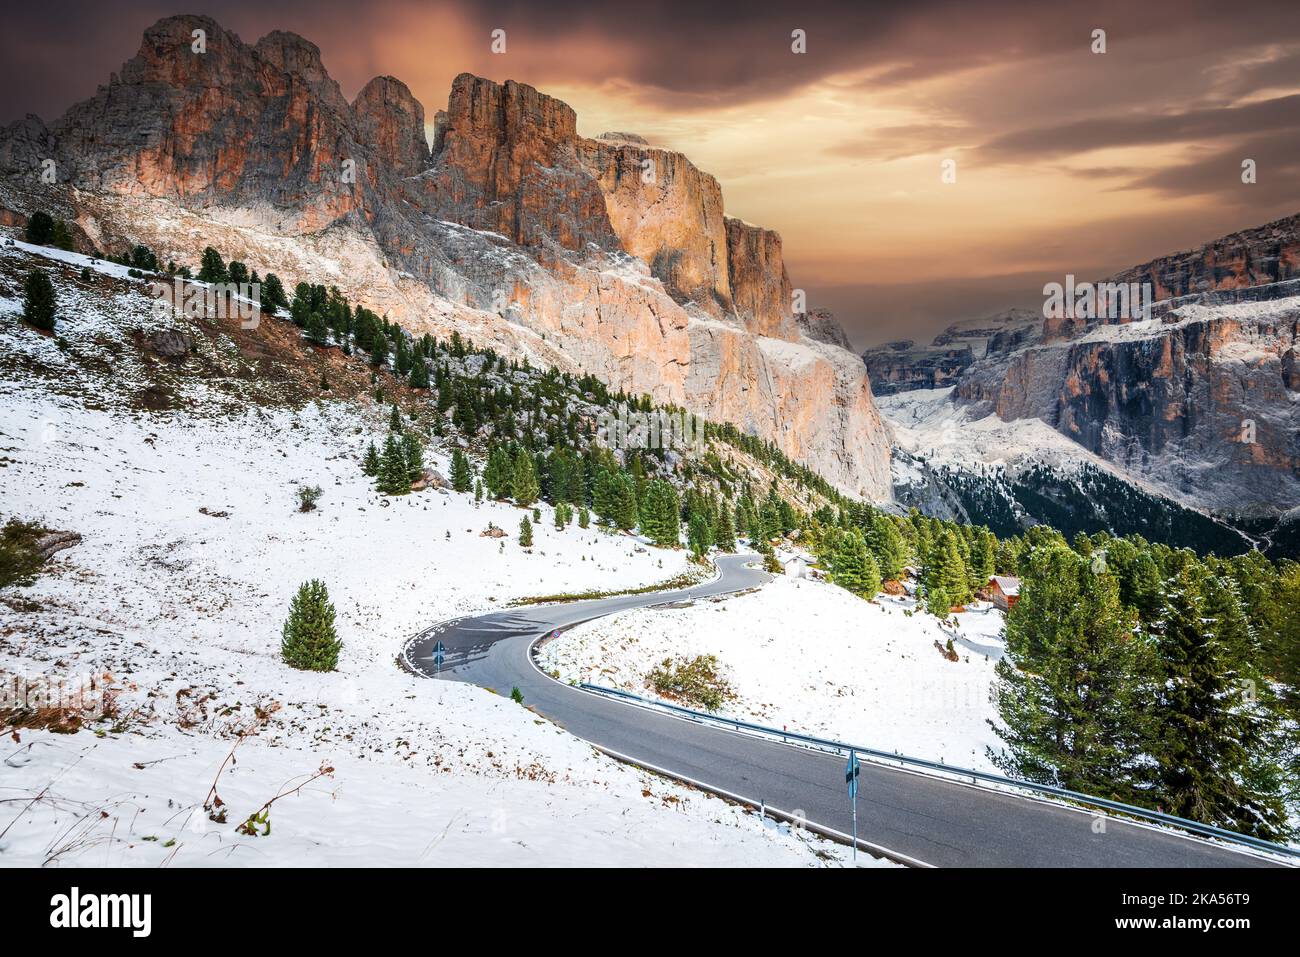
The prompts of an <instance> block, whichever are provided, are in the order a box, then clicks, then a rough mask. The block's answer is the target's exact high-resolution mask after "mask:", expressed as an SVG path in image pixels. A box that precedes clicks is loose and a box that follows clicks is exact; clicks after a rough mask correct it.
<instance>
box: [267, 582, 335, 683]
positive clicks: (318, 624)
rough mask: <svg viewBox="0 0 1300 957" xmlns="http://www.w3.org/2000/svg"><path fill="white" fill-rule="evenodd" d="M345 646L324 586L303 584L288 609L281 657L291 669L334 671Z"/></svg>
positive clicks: (319, 583) (322, 584) (281, 644)
mask: <svg viewBox="0 0 1300 957" xmlns="http://www.w3.org/2000/svg"><path fill="white" fill-rule="evenodd" d="M342 647H343V642H342V641H341V640H339V636H338V633H337V632H336V631H335V629H334V606H333V605H332V604H331V603H330V596H329V592H328V591H327V590H326V588H325V584H324V583H323V582H321V581H319V580H318V579H315V578H313V579H312V580H311V581H309V582H304V583H303V584H302V586H301V587H300V588H299V589H298V593H297V594H296V595H295V596H294V598H293V602H292V603H291V604H290V606H289V617H288V619H287V620H286V621H285V623H284V632H283V635H282V637H281V639H280V657H281V658H283V659H284V663H285V664H287V665H289V666H290V667H291V668H299V669H302V670H304V671H333V670H334V669H335V668H336V667H337V666H338V661H339V649H340V648H342Z"/></svg>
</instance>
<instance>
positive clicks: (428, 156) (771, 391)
mask: <svg viewBox="0 0 1300 957" xmlns="http://www.w3.org/2000/svg"><path fill="white" fill-rule="evenodd" d="M196 30H202V31H204V37H205V43H206V46H205V48H204V52H202V53H195V52H192V50H191V44H192V43H193V42H194V36H193V34H194V31H196ZM424 118H425V112H424V107H423V105H422V104H420V103H419V101H418V100H416V98H415V97H414V96H413V95H412V94H411V93H410V90H409V89H408V88H407V87H406V86H405V85H404V84H402V83H401V81H400V80H397V79H394V78H392V77H386V76H381V77H376V78H375V79H373V80H371V81H370V82H369V83H368V84H366V85H365V86H364V87H363V88H362V90H361V91H360V92H359V93H358V95H357V96H356V97H355V98H354V100H353V101H352V102H351V103H348V102H347V100H346V99H345V98H344V96H343V94H342V92H341V90H340V89H339V87H338V84H337V83H336V82H335V81H334V80H333V79H331V78H330V76H329V74H328V72H327V71H326V70H325V67H324V64H323V62H322V60H321V55H320V50H319V48H317V47H316V46H315V45H314V44H312V43H310V42H309V41H307V40H305V39H303V38H301V37H298V36H297V35H295V34H290V33H286V32H283V31H276V32H273V33H270V34H267V36H265V37H262V38H261V39H260V40H258V41H257V42H256V43H255V44H252V45H247V44H245V43H243V41H241V40H240V39H239V37H238V36H236V35H235V34H233V33H231V32H229V31H226V30H224V29H222V28H221V27H220V26H219V25H218V24H217V23H216V21H214V20H212V19H210V18H207V17H199V16H180V17H169V18H165V19H163V20H160V21H158V23H156V24H154V25H153V26H151V27H150V28H149V29H147V30H146V31H145V35H144V40H143V42H142V44H141V47H140V51H139V52H138V53H137V54H136V56H135V57H134V58H132V59H131V60H129V61H127V63H126V64H125V65H124V66H123V68H122V69H121V70H120V71H119V72H118V73H116V74H114V75H113V76H112V77H111V78H110V80H109V83H108V84H107V85H106V86H101V87H100V88H99V90H98V91H97V92H96V93H95V95H94V96H92V97H91V98H90V99H88V100H85V101H83V102H82V103H79V104H76V105H74V106H73V107H71V108H70V109H69V110H68V111H67V113H65V114H64V116H63V117H62V118H60V119H59V120H56V121H54V122H53V123H51V124H50V125H48V126H47V125H46V124H44V123H43V122H41V121H40V120H39V119H37V118H34V117H31V118H28V119H26V120H22V121H18V122H17V123H14V124H10V126H9V127H6V128H5V129H4V130H3V132H0V208H3V209H4V210H5V213H4V217H5V219H6V221H7V222H9V223H10V224H14V223H20V222H21V220H22V218H23V217H24V216H26V215H29V214H30V213H32V212H34V211H36V210H38V209H47V210H48V211H50V212H52V213H55V214H56V215H62V216H64V217H65V218H66V219H68V220H69V222H70V223H72V224H74V227H75V228H74V234H75V235H76V236H77V238H78V241H79V244H80V245H81V247H82V248H85V249H90V248H95V249H113V248H117V247H121V246H127V247H129V246H130V245H133V244H135V243H137V242H140V243H144V244H146V245H148V246H150V247H151V248H152V249H154V250H156V251H157V252H158V253H159V255H160V256H161V257H163V258H164V259H171V258H174V259H176V260H177V261H196V260H197V258H198V254H199V252H200V251H201V249H202V248H203V247H204V246H207V245H212V246H214V247H217V248H220V249H222V250H223V251H225V252H226V253H227V254H229V255H237V256H238V257H240V258H242V259H244V260H246V261H248V262H249V264H250V265H251V266H253V267H255V268H259V269H261V270H263V271H275V272H277V273H278V274H280V275H289V276H295V277H301V278H304V279H308V280H310V281H315V282H323V283H326V284H330V285H337V286H339V288H340V289H342V290H343V291H344V292H345V293H348V294H349V295H350V296H351V297H353V298H356V299H358V300H361V301H363V302H365V303H366V304H367V305H368V306H369V307H370V308H372V309H375V310H376V311H378V312H381V313H389V314H391V315H392V316H394V318H397V319H400V320H401V321H403V323H404V325H406V326H408V327H409V328H412V329H413V330H416V331H428V332H432V333H435V334H439V335H443V336H446V335H448V334H449V333H450V332H451V331H453V330H459V331H461V332H462V333H463V334H465V335H468V336H470V337H471V338H473V339H474V340H475V341H479V342H483V343H484V344H487V345H492V346H493V347H495V348H498V349H499V350H500V351H502V352H503V353H504V354H507V355H513V356H529V357H531V358H533V359H535V360H537V361H540V362H544V363H548V364H554V365H558V366H560V367H561V368H569V369H572V370H574V371H580V372H584V373H592V374H595V375H597V376H598V377H600V378H601V379H603V380H605V381H606V382H607V383H608V384H609V385H610V386H611V387H613V388H617V389H621V390H625V391H629V392H636V393H641V392H644V393H647V394H650V395H651V396H653V397H654V399H656V400H657V401H661V402H671V403H674V404H679V405H681V406H683V407H685V408H688V409H691V410H692V411H695V412H698V413H699V414H701V415H704V416H706V417H707V418H710V419H712V420H715V421H728V422H732V423H734V424H735V425H736V426H737V427H739V428H740V429H742V430H743V431H746V432H749V433H751V434H755V435H759V436H761V437H763V438H767V439H771V440H772V441H774V442H776V443H777V444H778V445H779V446H780V447H781V448H782V450H783V451H784V452H785V453H786V454H788V455H790V456H791V457H792V458H795V459H798V460H801V461H804V462H806V463H808V464H809V465H810V466H812V467H814V468H816V469H817V470H819V471H820V472H822V473H823V474H825V475H827V477H828V478H829V479H831V480H832V481H833V482H835V483H836V485H837V486H839V487H840V488H841V489H842V490H844V491H846V492H849V493H851V494H854V495H858V496H863V497H868V498H888V497H889V494H890V483H889V440H888V431H887V429H886V427H885V426H884V424H883V423H882V422H881V420H880V418H879V415H878V413H877V411H876V409H875V405H874V402H873V401H872V397H871V392H870V386H869V380H868V377H867V374H866V372H865V370H864V369H863V367H862V364H861V362H860V360H858V359H857V357H856V356H855V355H854V354H852V353H851V352H848V351H846V350H844V349H843V348H842V347H841V345H840V344H839V342H838V341H837V339H838V337H837V336H835V335H834V333H833V332H830V333H827V332H826V329H827V322H826V320H825V319H824V318H820V317H819V318H818V319H817V320H816V321H815V322H808V321H805V322H804V323H802V324H801V323H800V321H799V317H798V316H796V315H795V314H794V313H793V311H792V308H791V306H792V303H791V295H790V292H791V284H790V281H789V277H788V275H787V273H786V270H785V266H784V261H783V258H782V253H781V244H780V237H779V236H777V234H775V233H774V232H772V231H770V230H763V229H761V228H760V227H751V226H749V225H748V224H744V223H743V222H741V221H740V220H735V219H732V218H730V217H727V216H726V215H725V212H724V209H723V206H722V198H721V189H720V187H719V186H718V184H717V181H716V179H714V178H713V177H711V176H709V175H708V174H706V173H703V172H701V171H699V170H698V169H697V168H696V167H695V166H694V165H693V164H692V163H690V161H689V160H688V159H687V158H686V157H685V156H684V155H682V154H680V153H674V152H672V151H668V150H661V149H658V148H655V147H650V146H646V145H643V144H640V143H638V142H636V141H635V140H633V139H630V138H626V135H625V134H624V135H623V136H624V138H621V139H618V140H611V139H595V140H589V139H585V138H582V137H579V136H578V135H577V132H576V114H575V113H574V111H573V109H572V108H571V107H569V106H568V105H567V104H564V103H562V102H561V101H559V100H556V99H554V98H552V97H549V96H547V95H546V94H544V93H541V92H540V91H538V90H536V89H534V88H532V87H530V86H527V85H526V84H521V83H517V82H515V81H506V82H505V83H496V82H494V81H491V80H486V79H483V78H480V77H474V76H473V75H471V74H461V75H460V76H458V77H457V78H456V80H455V81H454V83H453V86H452V90H451V93H450V96H449V98H448V104H447V108H446V109H445V110H440V111H438V112H437V113H435V115H434V122H433V127H434V136H433V141H432V143H431V144H428V145H426V144H425V140H424ZM49 159H52V160H53V161H54V167H55V170H56V174H57V182H55V183H53V184H48V183H43V182H41V181H40V173H41V172H42V170H43V165H42V164H43V161H45V160H49ZM646 163H648V164H649V167H648V168H649V169H650V170H652V171H653V175H652V176H651V178H650V180H649V181H648V182H647V181H646V179H645V178H644V175H643V174H644V173H645V171H646V169H647V167H646V165H645V164H646ZM804 329H809V330H812V331H817V332H819V333H820V334H818V335H815V336H808V335H805V334H804V332H803V330H804Z"/></svg>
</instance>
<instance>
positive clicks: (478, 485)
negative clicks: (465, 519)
mask: <svg viewBox="0 0 1300 957" xmlns="http://www.w3.org/2000/svg"><path fill="white" fill-rule="evenodd" d="M474 501H475V502H481V501H483V480H482V479H475V480H474Z"/></svg>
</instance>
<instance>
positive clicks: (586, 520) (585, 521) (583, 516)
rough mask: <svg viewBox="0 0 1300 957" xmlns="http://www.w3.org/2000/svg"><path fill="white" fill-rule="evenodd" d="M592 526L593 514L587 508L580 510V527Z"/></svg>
mask: <svg viewBox="0 0 1300 957" xmlns="http://www.w3.org/2000/svg"><path fill="white" fill-rule="evenodd" d="M590 525H591V513H590V512H588V511H587V509H586V506H583V507H582V508H579V509H578V527H579V528H588V527H589V526H590Z"/></svg>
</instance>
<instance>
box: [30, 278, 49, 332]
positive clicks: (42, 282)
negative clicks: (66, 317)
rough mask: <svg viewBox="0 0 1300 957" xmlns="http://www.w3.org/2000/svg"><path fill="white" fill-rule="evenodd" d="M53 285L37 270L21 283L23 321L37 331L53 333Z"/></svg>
mask: <svg viewBox="0 0 1300 957" xmlns="http://www.w3.org/2000/svg"><path fill="white" fill-rule="evenodd" d="M54 308H55V300H54V284H53V283H52V282H50V277H49V276H47V275H45V273H44V272H42V271H41V270H39V269H33V270H32V271H31V272H29V273H28V274H27V278H26V279H25V280H24V281H23V319H24V320H26V321H27V322H29V323H31V324H32V325H33V326H35V327H36V328H37V329H44V330H45V331H46V332H53V331H54Z"/></svg>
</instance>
